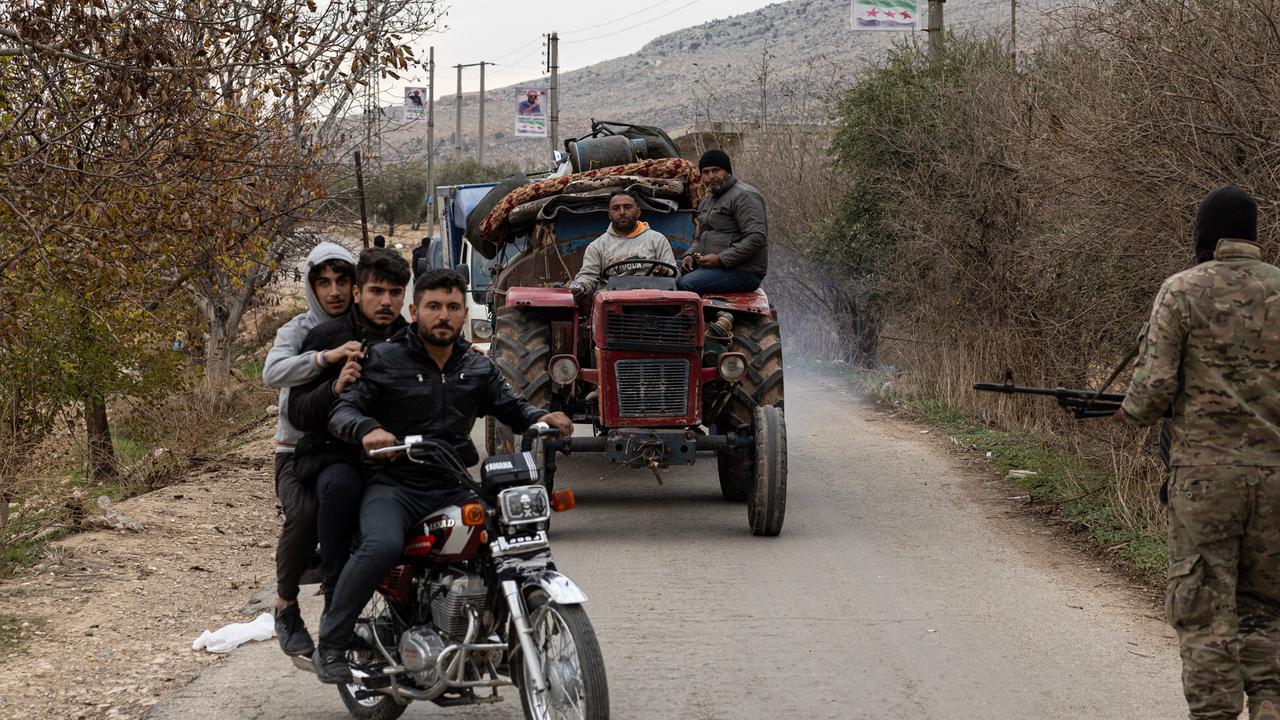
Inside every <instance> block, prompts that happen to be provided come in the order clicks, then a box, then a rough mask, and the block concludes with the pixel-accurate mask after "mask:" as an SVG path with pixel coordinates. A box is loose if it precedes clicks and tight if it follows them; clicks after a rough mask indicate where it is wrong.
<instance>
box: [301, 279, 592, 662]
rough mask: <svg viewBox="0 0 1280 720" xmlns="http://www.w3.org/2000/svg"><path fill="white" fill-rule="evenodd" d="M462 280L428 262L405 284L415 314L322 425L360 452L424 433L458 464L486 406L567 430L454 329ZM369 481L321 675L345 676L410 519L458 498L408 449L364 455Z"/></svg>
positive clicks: (327, 617) (326, 633) (468, 459)
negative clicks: (385, 455)
mask: <svg viewBox="0 0 1280 720" xmlns="http://www.w3.org/2000/svg"><path fill="white" fill-rule="evenodd" d="M466 290H467V281H466V280H464V279H463V278H462V276H461V275H459V274H457V273H456V272H453V271H452V270H431V271H429V272H426V273H424V274H423V275H422V276H421V277H419V278H418V279H417V281H415V282H414V284H413V298H414V300H413V305H411V306H410V311H409V312H410V315H411V316H412V317H413V320H414V323H413V324H412V325H410V326H409V327H407V328H405V329H404V330H402V331H400V332H399V333H396V335H394V336H393V337H392V338H391V339H390V340H388V341H387V342H385V343H382V344H380V345H377V346H375V347H373V348H370V351H369V354H368V356H367V358H366V361H365V363H364V372H363V373H362V374H361V376H360V378H359V379H358V380H356V381H355V383H353V384H352V385H351V386H350V387H349V388H347V390H346V392H345V393H343V395H342V397H340V398H338V401H337V403H336V404H335V405H334V407H333V411H332V413H331V414H330V416H329V430H330V431H331V432H332V433H333V434H334V435H335V436H337V437H340V438H342V439H344V440H346V441H348V442H351V443H359V444H360V445H361V446H363V448H364V450H365V451H366V452H368V451H370V450H375V449H377V448H383V447H389V446H391V445H395V444H396V442H397V440H396V438H397V437H404V436H405V435H422V436H424V437H426V438H430V439H435V440H440V441H443V442H444V443H447V444H448V445H450V446H451V447H453V448H454V451H455V452H456V454H457V456H458V458H459V459H460V460H461V461H462V462H463V463H464V464H466V465H474V464H475V463H477V462H479V461H480V456H479V453H478V452H477V451H476V447H475V445H474V444H473V443H472V442H471V428H472V427H473V426H474V425H475V422H476V418H478V417H481V416H483V415H492V416H494V417H496V418H497V419H498V420H500V421H502V422H504V423H506V424H508V425H510V426H511V427H513V428H514V429H515V430H516V432H523V431H524V430H526V429H528V427H529V426H530V425H532V424H534V423H535V422H539V421H541V422H546V423H548V424H550V425H552V426H553V427H555V428H556V429H558V430H559V431H560V433H561V434H562V435H565V436H568V435H571V434H572V433H573V422H572V421H571V420H570V419H569V418H568V417H567V416H566V415H565V414H564V413H560V412H555V413H546V412H545V411H544V410H542V409H539V408H537V407H535V406H534V405H532V404H530V403H529V402H528V401H527V400H525V399H523V398H521V397H520V396H518V395H516V393H515V391H514V390H512V389H511V386H510V385H508V384H507V382H506V380H504V379H503V377H502V373H501V372H500V371H499V370H498V368H497V366H496V365H494V364H493V361H492V360H490V359H489V358H487V357H485V356H483V355H480V354H479V353H474V352H468V348H469V347H470V344H469V343H467V342H466V341H465V340H462V339H461V338H460V337H459V333H460V332H461V330H462V327H463V325H464V324H465V323H466V321H467V305H466V299H465V298H466V295H465V293H466ZM365 476H366V477H367V478H368V483H367V485H366V487H365V492H364V497H363V498H362V499H361V501H360V546H359V547H358V548H357V549H356V551H355V553H354V554H353V555H352V556H351V560H350V561H349V562H348V563H347V566H346V567H345V568H344V569H343V570H342V576H341V577H340V578H339V580H338V586H337V588H336V589H335V591H334V594H333V601H332V602H330V603H329V606H328V607H327V608H326V610H325V614H324V617H323V618H322V619H321V621H320V643H319V647H318V649H317V650H316V654H315V658H314V664H315V666H316V674H317V675H319V677H320V680H321V681H323V682H327V683H348V682H351V670H350V668H349V667H348V665H347V662H346V659H345V657H344V654H345V651H346V647H347V643H348V642H349V641H350V639H351V634H352V631H353V630H354V628H355V621H356V617H357V616H358V614H359V612H360V610H361V608H363V607H364V606H365V604H366V603H367V602H368V601H369V598H370V596H372V595H373V591H374V588H375V587H376V586H377V584H378V581H379V580H380V579H381V578H382V576H383V575H385V574H386V572H387V570H389V569H390V568H391V566H392V565H394V564H395V562H396V560H397V559H398V558H399V557H400V553H401V551H402V550H403V549H404V543H405V539H406V538H407V537H408V533H409V530H410V529H411V528H412V527H413V525H414V524H415V523H417V522H418V521H420V520H421V519H422V518H423V517H425V516H426V515H428V514H429V513H430V512H431V511H433V510H436V509H438V508H440V507H443V506H445V505H450V504H455V503H458V502H464V501H465V499H466V498H467V497H468V496H469V492H470V491H468V490H466V489H465V488H461V487H459V485H458V483H457V481H456V480H454V479H452V478H449V477H447V476H444V475H442V474H440V473H439V472H433V470H432V469H431V468H430V467H429V466H425V465H418V464H416V463H413V462H411V461H409V460H408V459H407V458H404V457H398V458H396V459H394V460H390V461H384V460H373V459H367V460H365Z"/></svg>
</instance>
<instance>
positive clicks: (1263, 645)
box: [1117, 186, 1280, 720]
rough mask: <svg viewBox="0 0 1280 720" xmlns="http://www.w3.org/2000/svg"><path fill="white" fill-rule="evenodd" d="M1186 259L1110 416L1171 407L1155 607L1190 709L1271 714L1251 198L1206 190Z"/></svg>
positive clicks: (1274, 634) (1205, 713)
mask: <svg viewBox="0 0 1280 720" xmlns="http://www.w3.org/2000/svg"><path fill="white" fill-rule="evenodd" d="M1196 248H1197V259H1198V260H1200V261H1201V262H1200V264H1198V265H1196V266H1195V267H1192V268H1191V269H1189V270H1185V271H1183V272H1180V273H1178V274H1176V275H1174V276H1172V277H1170V278H1169V279H1168V280H1166V281H1165V282H1164V285H1162V286H1161V288H1160V292H1159V293H1158V294H1157V295H1156V299H1155V305H1154V307H1153V309H1152V311H1151V320H1150V322H1149V323H1148V326H1147V329H1146V331H1145V335H1144V337H1143V338H1142V339H1141V348H1140V350H1139V353H1138V362H1137V366H1136V368H1135V370H1134V375H1133V381H1132V383H1131V384H1130V386H1129V391H1128V394H1127V396H1126V397H1125V401H1124V405H1123V408H1122V409H1121V411H1120V412H1119V413H1118V414H1117V415H1118V417H1119V418H1120V419H1124V420H1127V421H1129V422H1132V423H1135V424H1142V425H1147V424H1151V423H1155V422H1157V421H1158V420H1159V419H1160V417H1161V415H1163V414H1164V413H1165V411H1166V409H1167V408H1169V407H1170V406H1172V414H1173V447H1172V452H1171V466H1172V477H1171V479H1170V485H1169V583H1168V590H1167V596H1166V610H1167V613H1168V617H1169V622H1170V624H1172V625H1173V627H1174V629H1175V630H1176V631H1177V633H1178V640H1179V643H1180V645H1181V649H1182V684H1183V691H1184V693H1185V694H1186V698H1187V703H1188V705H1189V706H1190V709H1191V715H1190V716H1191V718H1192V719H1193V720H1197V719H1202V718H1223V719H1224V720H1225V719H1226V718H1231V719H1232V720H1235V718H1236V717H1237V716H1238V715H1239V714H1240V711H1241V709H1242V704H1243V703H1242V701H1243V699H1244V696H1245V695H1247V696H1248V705H1249V712H1250V718H1252V719H1253V720H1280V714H1278V713H1277V711H1276V705H1277V704H1280V268H1277V267H1275V266H1273V265H1269V264H1267V263H1265V262H1263V261H1262V259H1261V258H1262V251H1261V249H1260V248H1259V246H1258V244H1257V205H1256V204H1255V203H1254V202H1253V199H1252V198H1250V197H1249V195H1248V194H1247V193H1245V192H1244V191H1242V190H1240V189H1238V188H1234V187H1230V186H1227V187H1223V188H1219V189H1217V190H1215V191H1213V192H1212V193H1210V194H1209V195H1208V196H1207V197H1205V199H1204V201H1202V202H1201V204H1200V208H1199V210H1198V211H1197V214H1196Z"/></svg>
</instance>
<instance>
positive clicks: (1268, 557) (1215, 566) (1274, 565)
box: [1165, 465, 1280, 720]
mask: <svg viewBox="0 0 1280 720" xmlns="http://www.w3.org/2000/svg"><path fill="white" fill-rule="evenodd" d="M1165 609H1166V612H1167V614H1168V618H1169V623H1170V624H1171V625H1173V627H1174V629H1175V630H1176V631H1177V633H1178V642H1179V644H1180V645H1181V650H1182V688H1183V692H1184V693H1185V694H1186V698H1187V704H1188V706H1189V707H1190V709H1191V718H1192V720H1203V719H1207V718H1223V719H1226V718H1230V719H1231V720H1235V718H1236V717H1237V716H1238V715H1239V714H1240V711H1241V709H1242V706H1243V704H1244V698H1245V696H1246V694H1247V696H1248V700H1249V709H1250V710H1251V711H1253V710H1254V709H1255V708H1256V707H1257V705H1258V703H1261V702H1262V701H1263V700H1272V701H1280V468H1266V467H1244V466H1229V465H1219V466H1196V467H1177V468H1174V470H1173V477H1172V479H1171V481H1170V485H1169V585H1168V589H1167V594H1166V606H1165Z"/></svg>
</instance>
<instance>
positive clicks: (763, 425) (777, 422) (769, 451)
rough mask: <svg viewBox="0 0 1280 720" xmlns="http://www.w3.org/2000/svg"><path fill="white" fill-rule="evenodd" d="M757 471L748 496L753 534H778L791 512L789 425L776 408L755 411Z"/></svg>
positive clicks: (769, 407)
mask: <svg viewBox="0 0 1280 720" xmlns="http://www.w3.org/2000/svg"><path fill="white" fill-rule="evenodd" d="M754 426H755V433H756V447H755V451H756V452H755V472H754V479H753V482H752V485H751V494H750V495H749V496H747V521H748V522H749V523H750V525H751V534H753V535H769V536H772V535H777V534H778V533H780V532H782V519H783V516H784V515H785V514H786V510H787V425H786V422H785V421H784V419H783V416H782V410H781V409H779V408H776V407H774V406H772V405H765V406H763V407H758V408H756V411H755V423H754Z"/></svg>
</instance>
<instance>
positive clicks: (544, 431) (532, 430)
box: [520, 422, 560, 452]
mask: <svg viewBox="0 0 1280 720" xmlns="http://www.w3.org/2000/svg"><path fill="white" fill-rule="evenodd" d="M559 434H560V431H559V430H556V429H555V428H553V427H551V426H550V425H548V424H547V423H544V422H539V423H534V424H532V425H530V426H529V429H528V430H525V431H524V438H523V439H522V440H521V442H520V451H521V452H529V451H530V450H532V449H533V441H534V439H535V438H540V437H549V436H551V435H559Z"/></svg>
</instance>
